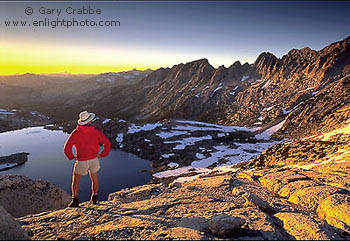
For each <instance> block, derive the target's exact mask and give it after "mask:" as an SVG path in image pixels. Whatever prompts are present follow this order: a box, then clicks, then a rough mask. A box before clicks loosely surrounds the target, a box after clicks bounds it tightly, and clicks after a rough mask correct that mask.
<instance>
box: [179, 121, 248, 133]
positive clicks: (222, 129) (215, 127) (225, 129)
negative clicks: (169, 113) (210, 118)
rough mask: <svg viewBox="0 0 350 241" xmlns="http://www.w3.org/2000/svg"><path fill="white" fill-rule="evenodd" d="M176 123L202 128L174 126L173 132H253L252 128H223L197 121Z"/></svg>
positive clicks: (222, 126)
mask: <svg viewBox="0 0 350 241" xmlns="http://www.w3.org/2000/svg"><path fill="white" fill-rule="evenodd" d="M176 122H177V123H183V124H192V125H202V126H204V127H197V126H189V125H186V126H179V125H178V126H176V127H173V129H174V130H188V131H222V132H234V131H254V130H255V129H253V128H246V127H241V126H224V125H216V124H210V123H205V122H199V121H190V120H176ZM209 127H213V128H209Z"/></svg>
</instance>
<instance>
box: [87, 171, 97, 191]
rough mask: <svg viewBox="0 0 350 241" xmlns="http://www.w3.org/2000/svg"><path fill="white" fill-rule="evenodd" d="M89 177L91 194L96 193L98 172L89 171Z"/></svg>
mask: <svg viewBox="0 0 350 241" xmlns="http://www.w3.org/2000/svg"><path fill="white" fill-rule="evenodd" d="M89 175H90V179H91V192H92V194H93V195H94V194H97V193H98V174H97V172H95V173H92V172H90V171H89Z"/></svg>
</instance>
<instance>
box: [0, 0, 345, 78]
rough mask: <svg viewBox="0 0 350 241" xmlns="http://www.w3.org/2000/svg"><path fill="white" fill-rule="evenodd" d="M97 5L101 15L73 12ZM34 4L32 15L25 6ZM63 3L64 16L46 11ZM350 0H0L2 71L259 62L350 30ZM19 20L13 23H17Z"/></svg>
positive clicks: (335, 38)
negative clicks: (67, 23) (76, 23)
mask: <svg viewBox="0 0 350 241" xmlns="http://www.w3.org/2000/svg"><path fill="white" fill-rule="evenodd" d="M83 6H85V8H88V7H89V6H90V7H91V8H93V9H101V14H100V15H98V14H94V15H79V14H68V13H66V12H65V11H66V9H67V8H68V7H70V9H78V8H82V7H83ZM28 7H31V8H32V9H33V14H32V15H26V14H25V9H26V8H28ZM40 7H42V8H41V9H43V8H45V9H62V12H61V15H60V16H57V12H55V13H56V14H48V13H45V14H44V13H40V12H39V9H40ZM349 12H350V2H335V1H332V2H325V1H321V2H303V1H298V2H279V1H276V2H274V1H271V2H259V1H250V2H244V1H232V2H102V3H101V2H84V3H82V2H81V3H79V2H78V3H77V2H76V3H68V2H52V3H49V2H33V3H30V2H0V74H16V73H19V74H20V73H27V72H31V73H54V72H55V73H57V72H71V73H100V72H107V71H122V70H129V69H133V68H137V69H147V68H151V69H156V68H159V67H171V66H173V65H175V64H179V63H185V62H190V61H193V60H196V59H200V58H207V59H209V63H210V64H212V65H213V66H214V67H218V66H219V65H225V66H226V67H228V66H230V65H231V64H232V63H233V62H235V61H236V60H240V61H241V62H249V63H252V62H254V60H255V59H256V57H257V56H258V55H259V54H260V53H261V52H264V51H269V52H272V53H274V54H275V55H277V56H278V57H281V56H282V55H284V54H286V53H287V52H288V51H289V50H290V49H292V48H303V47H305V46H309V47H311V48H313V49H316V50H319V49H321V48H323V47H325V46H326V45H328V44H329V43H332V42H335V41H339V40H341V39H343V38H345V37H347V36H349V34H350V29H349V26H350V17H349ZM45 18H46V19H48V20H50V21H53V20H56V19H57V18H59V19H61V20H62V19H65V20H66V21H68V20H72V19H73V18H74V19H75V20H77V21H83V20H85V19H88V20H89V21H91V20H93V21H96V22H98V21H106V20H107V21H110V20H117V21H120V26H118V27H106V26H104V27H70V28H66V27H56V28H52V27H50V26H48V27H34V26H30V27H29V26H26V27H22V26H21V27H20V26H17V27H14V26H6V24H5V21H17V20H19V21H21V20H22V21H27V23H33V21H37V20H42V21H43V20H44V19H45ZM11 23H12V22H11Z"/></svg>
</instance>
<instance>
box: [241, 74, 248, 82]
mask: <svg viewBox="0 0 350 241" xmlns="http://www.w3.org/2000/svg"><path fill="white" fill-rule="evenodd" d="M248 78H249V76H246V75H244V76H243V77H242V79H241V81H245V80H246V79H248Z"/></svg>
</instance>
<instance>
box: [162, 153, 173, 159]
mask: <svg viewBox="0 0 350 241" xmlns="http://www.w3.org/2000/svg"><path fill="white" fill-rule="evenodd" d="M171 156H175V154H174V153H168V154H163V155H162V157H163V158H169V157H171Z"/></svg>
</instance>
